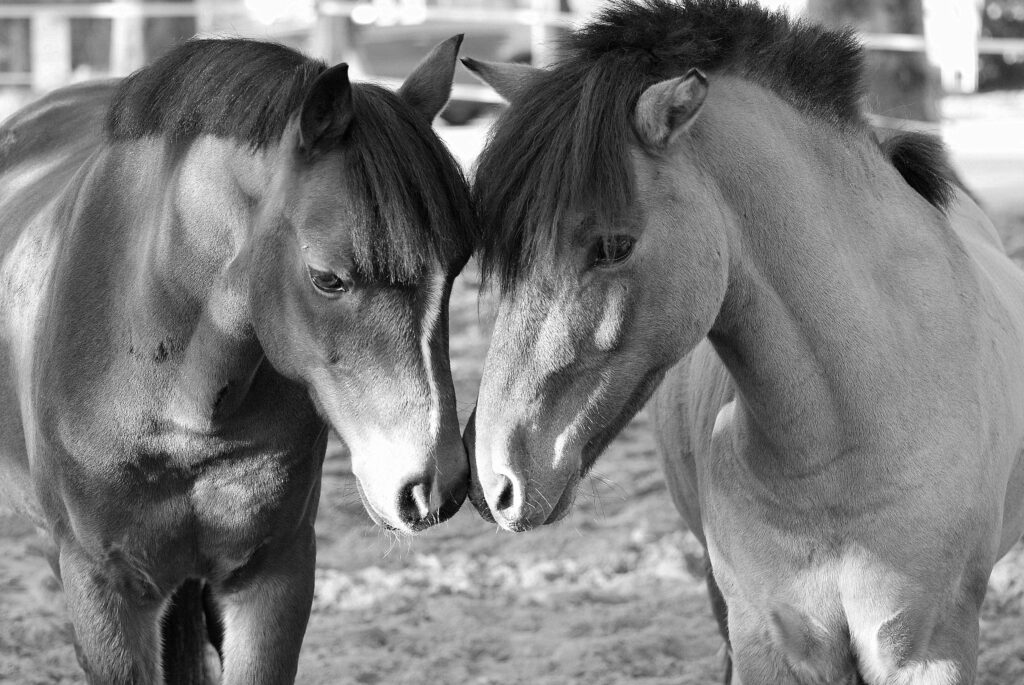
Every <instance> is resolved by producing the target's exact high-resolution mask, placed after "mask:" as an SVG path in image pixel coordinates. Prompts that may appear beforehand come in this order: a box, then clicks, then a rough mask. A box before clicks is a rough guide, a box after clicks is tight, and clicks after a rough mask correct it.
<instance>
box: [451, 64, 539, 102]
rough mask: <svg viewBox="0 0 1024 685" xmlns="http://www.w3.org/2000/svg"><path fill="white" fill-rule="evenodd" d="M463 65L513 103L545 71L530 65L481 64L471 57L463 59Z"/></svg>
mask: <svg viewBox="0 0 1024 685" xmlns="http://www.w3.org/2000/svg"><path fill="white" fill-rule="evenodd" d="M462 63H463V64H464V65H466V68H467V69H469V70H470V71H471V72H473V75H474V76H476V77H477V78H478V79H480V80H481V81H483V82H484V83H486V84H487V85H489V86H490V87H491V88H493V89H494V92H496V93H497V94H498V95H500V96H501V97H503V98H505V101H506V102H513V101H514V100H515V99H516V98H518V97H519V96H520V95H522V93H523V90H525V88H526V86H527V84H529V83H530V81H532V80H533V79H534V78H536V77H537V76H538V75H539V74H540V73H541V72H543V71H544V70H543V69H538V68H537V67H531V66H530V65H529V64H517V63H515V62H481V61H480V60H477V59H471V58H469V57H463V58H462Z"/></svg>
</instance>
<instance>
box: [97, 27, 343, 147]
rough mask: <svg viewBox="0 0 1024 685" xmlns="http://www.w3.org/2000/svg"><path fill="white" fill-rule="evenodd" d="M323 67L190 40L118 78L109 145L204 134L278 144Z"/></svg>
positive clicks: (262, 47)
mask: <svg viewBox="0 0 1024 685" xmlns="http://www.w3.org/2000/svg"><path fill="white" fill-rule="evenodd" d="M325 68H326V65H324V63H323V62H320V61H317V60H312V59H309V58H308V57H305V56H304V55H302V54H300V53H298V52H296V51H295V50H292V49H291V48H288V47H285V46H283V45H278V44H276V43H261V42H258V41H253V40H243V39H223V40H192V41H188V42H186V43H183V44H182V45H180V46H178V47H177V48H175V49H174V50H171V51H170V52H168V53H167V54H166V55H164V56H163V57H161V58H159V59H158V60H156V61H155V62H153V63H152V64H150V65H149V66H147V67H143V68H142V69H139V70H138V71H136V72H135V73H134V74H132V75H131V76H129V77H128V78H126V79H124V80H123V81H122V82H121V84H120V85H119V86H118V89H117V94H116V95H115V96H114V100H113V102H112V104H111V106H110V110H109V111H108V113H107V133H108V134H109V135H110V137H111V138H113V139H114V140H134V139H136V138H142V137H144V136H153V135H164V136H169V137H171V138H173V139H176V140H181V141H187V140H190V139H192V138H195V137H196V136H198V135H200V134H203V133H209V134H213V135H216V136H222V137H225V138H232V139H234V140H239V141H243V142H245V143H247V144H249V145H251V146H252V147H253V148H261V147H265V146H266V145H268V144H270V143H272V142H274V141H276V140H278V139H279V138H280V137H281V133H282V132H283V131H284V127H285V125H287V123H288V120H289V118H290V117H291V115H292V114H293V113H294V112H295V110H297V109H298V108H299V106H300V105H301V104H302V98H303V96H304V95H305V94H306V91H307V90H308V89H309V87H310V86H311V85H312V83H313V80H314V79H315V78H316V77H317V76H318V75H319V74H320V72H322V71H323V70H324V69H325Z"/></svg>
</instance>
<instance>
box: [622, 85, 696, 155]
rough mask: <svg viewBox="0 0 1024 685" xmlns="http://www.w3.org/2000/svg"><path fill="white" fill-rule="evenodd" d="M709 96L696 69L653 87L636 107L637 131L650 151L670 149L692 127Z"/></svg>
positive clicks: (645, 93)
mask: <svg viewBox="0 0 1024 685" xmlns="http://www.w3.org/2000/svg"><path fill="white" fill-rule="evenodd" d="M707 94H708V79H707V77H706V76H704V74H703V73H702V72H701V71H700V70H699V69H690V71H689V72H687V74H686V75H685V76H679V77H677V78H673V79H669V80H667V81H662V82H660V83H655V84H654V85H653V86H651V87H650V88H648V89H647V90H645V91H644V92H643V93H642V94H641V95H640V99H639V100H638V101H637V103H636V111H635V113H634V116H635V120H636V131H637V133H638V134H640V137H641V139H642V140H643V141H644V143H646V144H647V145H648V146H650V147H651V148H654V149H656V150H661V149H664V148H666V147H668V146H669V145H671V144H672V143H673V142H674V141H675V140H676V138H677V137H678V136H679V134H680V133H682V132H683V131H685V130H686V129H688V128H689V127H690V125H691V124H693V122H694V119H696V118H697V112H699V111H700V108H701V106H702V105H703V104H704V98H706V97H707Z"/></svg>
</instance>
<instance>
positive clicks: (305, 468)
mask: <svg viewBox="0 0 1024 685" xmlns="http://www.w3.org/2000/svg"><path fill="white" fill-rule="evenodd" d="M259 423H262V424H263V428H264V430H266V429H273V430H271V431H270V432H271V434H272V435H273V437H272V438H271V437H267V436H265V435H263V434H261V430H260V427H259V424H254V425H251V426H250V425H246V426H244V427H243V428H244V429H245V430H244V432H245V433H248V434H249V435H246V436H235V437H234V438H233V439H232V438H231V437H228V438H225V437H216V438H214V437H208V436H195V435H189V434H180V433H175V432H166V433H165V432H158V433H156V434H153V435H147V436H144V437H140V438H137V439H135V440H132V441H130V442H121V443H120V444H118V445H117V446H116V448H115V449H114V450H113V453H112V454H107V455H106V458H105V459H104V460H102V461H99V460H97V459H92V460H80V461H79V462H78V464H77V465H76V467H75V468H74V469H68V468H67V466H65V471H64V483H65V486H64V488H63V491H64V492H63V504H62V508H63V509H64V510H65V511H66V516H67V518H68V523H69V524H70V526H69V529H70V532H71V534H72V535H73V536H74V538H75V539H76V541H77V543H78V544H80V545H82V546H84V547H85V548H87V549H89V550H91V552H92V554H93V556H94V557H96V558H100V559H105V560H106V563H107V565H108V566H111V567H118V568H121V569H122V570H123V571H124V573H126V574H133V573H141V574H143V575H144V576H145V577H146V578H147V580H146V583H148V584H155V585H156V586H158V587H162V586H164V585H169V586H173V585H175V584H176V583H177V582H178V581H179V580H180V577H181V575H182V574H187V575H193V574H195V575H204V576H212V577H223V576H226V575H228V574H230V573H231V572H232V571H234V570H236V569H238V568H239V567H241V566H243V565H244V564H245V563H246V562H247V561H248V560H249V559H250V558H251V557H252V555H253V554H254V552H255V551H256V550H258V549H259V548H260V547H261V546H263V545H264V544H266V543H267V542H268V541H269V540H271V539H273V538H275V537H280V536H288V535H291V534H292V533H293V532H294V531H295V530H296V529H297V528H298V527H299V526H300V525H302V524H303V522H305V521H308V520H309V518H310V517H311V516H312V514H313V513H314V512H312V511H311V507H312V505H313V503H315V501H316V498H315V497H314V494H315V488H316V487H317V484H318V482H319V473H320V463H321V459H322V448H323V441H322V438H319V437H318V435H319V431H317V430H315V426H307V425H302V424H301V423H299V425H296V426H294V427H292V428H291V429H290V430H289V429H287V428H285V427H281V426H276V425H275V421H274V420H273V417H262V420H261V421H260V422H259ZM278 429H280V430H278ZM311 429H313V430H311ZM239 432H242V431H239ZM78 456H79V458H80V457H81V455H78ZM52 518H53V517H51V520H52Z"/></svg>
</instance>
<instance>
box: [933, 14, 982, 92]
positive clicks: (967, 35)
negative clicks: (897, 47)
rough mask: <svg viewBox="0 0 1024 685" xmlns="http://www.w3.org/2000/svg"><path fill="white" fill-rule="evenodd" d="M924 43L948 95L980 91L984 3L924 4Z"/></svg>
mask: <svg viewBox="0 0 1024 685" xmlns="http://www.w3.org/2000/svg"><path fill="white" fill-rule="evenodd" d="M923 9H924V43H925V54H926V55H927V56H928V61H929V62H931V63H932V64H934V65H935V66H937V67H938V68H939V73H940V74H941V78H942V89H943V90H944V91H945V92H947V93H973V92H974V91H976V90H977V89H978V37H979V36H980V35H981V2H980V0H963V1H962V2H950V0H924V6H923Z"/></svg>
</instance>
